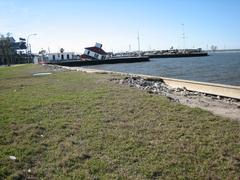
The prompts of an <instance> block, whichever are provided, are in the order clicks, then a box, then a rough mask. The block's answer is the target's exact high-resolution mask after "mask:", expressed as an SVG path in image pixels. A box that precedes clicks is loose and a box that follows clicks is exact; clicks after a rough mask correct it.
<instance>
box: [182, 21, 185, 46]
mask: <svg viewBox="0 0 240 180" xmlns="http://www.w3.org/2000/svg"><path fill="white" fill-rule="evenodd" d="M182 39H183V49H184V50H185V48H186V47H185V45H186V42H185V40H186V36H185V27H184V23H183V24H182Z"/></svg>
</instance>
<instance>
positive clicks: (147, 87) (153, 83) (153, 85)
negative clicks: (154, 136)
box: [111, 76, 238, 102]
mask: <svg viewBox="0 0 240 180" xmlns="http://www.w3.org/2000/svg"><path fill="white" fill-rule="evenodd" d="M111 80H112V81H114V82H116V83H119V84H125V85H128V86H130V87H136V88H138V89H141V90H144V91H147V92H149V93H154V94H162V95H165V96H167V97H169V99H171V100H173V101H178V100H177V96H185V97H188V98H190V99H191V98H192V97H194V96H202V97H207V98H211V99H213V100H221V101H225V102H236V101H238V100H236V99H232V98H226V97H221V96H215V95H210V94H205V93H201V92H196V91H189V90H187V89H186V88H172V87H170V86H168V85H167V84H165V83H164V82H163V81H162V80H161V79H159V80H146V79H143V78H142V77H139V76H129V77H125V78H124V79H111Z"/></svg>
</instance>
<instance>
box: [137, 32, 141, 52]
mask: <svg viewBox="0 0 240 180" xmlns="http://www.w3.org/2000/svg"><path fill="white" fill-rule="evenodd" d="M137 40H138V56H141V53H140V37H139V32H138V37H137Z"/></svg>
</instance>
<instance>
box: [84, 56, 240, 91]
mask: <svg viewBox="0 0 240 180" xmlns="http://www.w3.org/2000/svg"><path fill="white" fill-rule="evenodd" d="M87 68H94V69H103V70H110V71H118V72H127V73H137V74H145V75H154V76H162V77H170V78H176V79H185V80H195V81H202V82H211V83H220V84H228V85H236V86H240V52H231V53H210V54H209V56H205V57H188V58H185V57H184V58H156V59H150V61H149V62H141V63H129V64H106V65H95V66H88V67H87Z"/></svg>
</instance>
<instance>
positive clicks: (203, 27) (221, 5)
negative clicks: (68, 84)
mask: <svg viewBox="0 0 240 180" xmlns="http://www.w3.org/2000/svg"><path fill="white" fill-rule="evenodd" d="M0 7H1V10H0V33H1V34H6V33H7V32H10V33H11V34H12V36H13V37H14V38H15V39H16V40H17V39H18V38H19V37H23V38H27V37H28V36H29V35H30V34H35V33H36V34H37V35H31V36H29V43H30V44H31V47H32V51H33V52H39V51H40V50H41V49H45V50H50V52H58V51H59V49H60V48H64V49H65V51H68V52H69V51H71V52H72V51H73V52H78V53H83V51H84V47H89V46H93V45H95V43H96V42H99V43H102V44H103V49H104V50H106V51H113V52H119V51H128V50H132V51H134V50H137V49H138V41H137V37H138V33H139V37H140V47H141V50H155V49H169V48H170V47H171V46H173V47H174V48H203V49H206V48H207V47H208V48H210V46H211V45H217V46H218V48H219V49H224V48H226V49H230V48H240V34H239V33H240V20H239V19H240V1H239V0H170V1H167V0H41V1H36V0H0ZM183 33H185V40H183Z"/></svg>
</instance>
